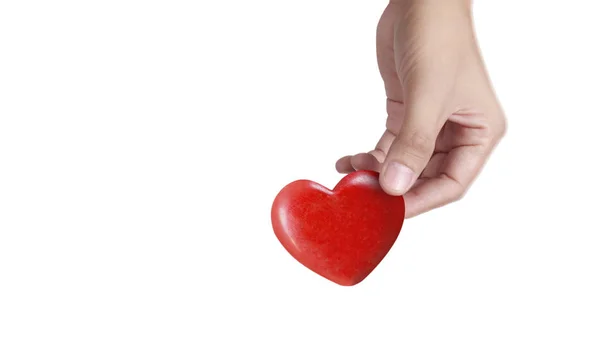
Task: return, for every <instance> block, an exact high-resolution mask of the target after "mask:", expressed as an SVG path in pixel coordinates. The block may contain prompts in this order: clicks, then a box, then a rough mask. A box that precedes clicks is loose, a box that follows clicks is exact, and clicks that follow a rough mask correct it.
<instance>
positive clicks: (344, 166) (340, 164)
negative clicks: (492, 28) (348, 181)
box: [335, 156, 354, 174]
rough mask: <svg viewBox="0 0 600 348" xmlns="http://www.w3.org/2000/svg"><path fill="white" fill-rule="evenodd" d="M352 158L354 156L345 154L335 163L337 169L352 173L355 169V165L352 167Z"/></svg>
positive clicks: (340, 171) (341, 171) (343, 172)
mask: <svg viewBox="0 0 600 348" xmlns="http://www.w3.org/2000/svg"><path fill="white" fill-rule="evenodd" d="M351 159H352V156H344V157H342V158H340V159H339V160H337V162H336V163H335V170H337V171H338V173H341V174H348V173H352V172H353V171H354V167H352V163H351V162H350V160H351Z"/></svg>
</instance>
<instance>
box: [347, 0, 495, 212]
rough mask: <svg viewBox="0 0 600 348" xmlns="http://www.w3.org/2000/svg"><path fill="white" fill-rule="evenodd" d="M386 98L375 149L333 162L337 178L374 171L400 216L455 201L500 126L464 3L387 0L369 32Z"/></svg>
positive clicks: (477, 169) (468, 7) (476, 170)
mask: <svg viewBox="0 0 600 348" xmlns="http://www.w3.org/2000/svg"><path fill="white" fill-rule="evenodd" d="M377 61H378V65H379V70H380V72H381V76H382V78H383V82H384V86H385V90H386V95H387V113H388V117H387V122H386V130H385V132H384V133H383V135H382V137H381V139H380V140H379V142H378V143H377V145H376V146H375V149H374V150H372V151H369V152H368V153H360V154H357V155H353V156H345V157H342V158H340V159H339V160H338V162H337V163H336V169H337V170H338V172H340V173H350V172H352V171H355V170H374V171H378V172H381V175H380V182H381V186H382V188H383V189H384V190H385V191H386V192H387V193H389V194H391V195H404V199H405V202H406V218H410V217H414V216H416V215H419V214H422V213H424V212H427V211H429V210H432V209H435V208H438V207H441V206H443V205H446V204H448V203H451V202H455V201H457V200H459V199H460V198H462V197H463V195H464V194H465V193H466V191H467V190H468V188H469V187H470V185H471V183H472V182H473V181H474V180H475V178H476V177H477V175H478V174H479V172H480V171H481V169H482V167H483V166H484V164H485V162H486V160H487V158H488V157H489V156H490V154H491V153H492V151H493V149H494V148H495V146H496V145H497V144H498V142H499V141H500V139H501V138H502V137H503V135H504V133H505V129H506V121H505V117H504V113H503V111H502V109H501V106H500V104H499V102H498V100H497V98H496V96H495V93H494V91H493V88H492V86H491V83H490V81H489V78H488V75H487V72H486V69H485V66H484V63H483V61H482V58H481V55H480V53H479V48H478V45H477V40H476V37H475V34H474V30H473V26H472V19H471V4H470V1H465V0H445V1H437V0H421V1H419V0H391V2H390V4H389V5H388V6H387V8H386V9H385V11H384V12H383V15H382V17H381V19H380V21H379V24H378V27H377Z"/></svg>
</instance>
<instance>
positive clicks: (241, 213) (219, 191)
mask: <svg viewBox="0 0 600 348" xmlns="http://www.w3.org/2000/svg"><path fill="white" fill-rule="evenodd" d="M385 4H386V3H385V1H383V0H380V1H347V0H328V1H322V0H305V1H281V0H278V1H274V0H254V1H241V0H230V1H206V0H200V1H132V0H119V1H108V0H106V1H26V0H21V1H16V0H15V1H12V0H5V1H2V2H1V3H0V347H3V348H16V347H61V348H66V347H78V348H81V347H86V348H87V347H128V348H130V347H145V348H146V347H178V348H180V347H182V348H183V347H268V346H276V347H327V348H331V347H378V348H381V347H410V348H413V347H414V348H417V347H454V346H456V347H462V348H464V347H578V348H584V347H598V346H600V299H599V297H600V296H599V295H598V294H600V284H599V275H600V272H599V270H600V252H599V247H600V224H599V223H598V212H597V209H598V206H599V203H598V194H599V193H600V190H599V179H598V165H597V161H598V127H599V126H600V121H599V118H600V112H599V111H598V100H599V99H598V94H599V92H600V87H599V84H598V81H599V80H600V64H598V62H600V51H599V50H598V33H599V32H600V21H599V20H598V15H599V13H600V9H599V8H598V5H597V4H595V2H593V1H583V0H581V1H571V2H564V1H560V2H558V1H557V2H542V1H533V0H531V1H516V0H515V1H487V0H485V1H484V0H482V1H476V2H475V10H474V13H475V21H476V28H477V32H478V36H479V39H480V42H481V48H482V51H483V54H484V58H485V60H486V62H487V65H488V68H489V71H490V74H491V77H492V80H493V82H494V84H495V87H496V89H497V92H498V95H499V98H500V100H501V102H502V104H503V106H504V109H505V112H506V114H507V116H508V133H507V135H506V137H505V139H504V140H503V142H502V143H501V144H500V146H499V147H498V148H497V151H496V152H495V153H494V155H493V157H492V158H491V159H490V161H489V163H488V165H487V167H486V169H485V171H484V172H483V173H482V175H481V176H480V177H479V180H478V181H477V183H476V184H475V185H474V186H473V187H472V189H471V190H470V192H469V193H468V194H467V196H466V197H465V198H464V199H463V200H462V201H460V202H459V203H456V204H453V205H451V206H448V207H446V208H443V209H439V210H436V211H433V212H431V213H428V214H426V215H423V216H421V217H417V218H415V219H411V220H407V221H406V223H405V226H404V228H403V229H402V233H401V236H400V238H399V239H398V241H397V243H396V244H395V246H394V247H393V249H392V250H391V251H390V253H389V254H388V257H386V259H385V260H384V261H383V262H382V263H381V264H380V266H379V267H378V268H377V269H376V270H375V271H374V272H373V273H372V274H371V275H370V276H369V277H368V278H367V279H366V280H365V281H364V282H363V283H361V284H359V285H357V286H355V287H349V288H345V287H340V286H337V285H335V284H333V283H331V282H328V281H327V280H324V279H323V278H321V277H318V276H316V275H314V274H313V273H311V272H310V271H308V270H307V269H305V268H304V267H303V266H301V265H300V264H299V263H297V262H296V261H294V260H293V259H292V258H291V257H290V256H289V255H288V254H287V253H286V252H285V251H284V249H283V248H282V247H281V245H280V244H279V242H278V241H277V240H276V238H275V236H274V234H273V232H272V229H271V223H270V208H271V203H272V201H273V198H274V197H275V195H276V194H277V192H278V191H279V190H280V189H281V188H282V187H283V186H284V185H285V184H287V183H289V182H291V181H293V180H296V179H302V178H307V179H311V180H314V181H317V182H320V183H322V184H324V185H326V186H329V187H332V186H333V185H335V183H337V181H338V180H339V179H340V178H341V175H339V174H337V173H336V172H335V169H334V163H335V160H336V159H337V158H338V157H339V156H342V155H345V154H353V153H356V152H361V151H366V150H370V149H371V148H372V147H373V146H374V145H375V142H376V141H377V139H378V137H379V135H380V134H381V132H382V131H383V126H384V121H385V114H384V112H385V98H384V92H383V84H382V83H381V81H380V77H379V73H378V71H377V65H376V60H375V40H374V34H375V26H376V24H377V21H378V20H379V16H380V14H381V12H382V10H383V8H384V6H385Z"/></svg>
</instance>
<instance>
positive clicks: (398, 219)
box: [271, 171, 405, 286]
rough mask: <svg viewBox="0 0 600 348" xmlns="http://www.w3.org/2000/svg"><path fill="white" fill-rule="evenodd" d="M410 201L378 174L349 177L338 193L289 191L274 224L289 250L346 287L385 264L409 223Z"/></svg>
mask: <svg viewBox="0 0 600 348" xmlns="http://www.w3.org/2000/svg"><path fill="white" fill-rule="evenodd" d="M404 208H405V207H404V199H403V198H402V197H401V196H391V195H388V194H387V193H385V192H384V191H383V190H382V189H381V187H380V186H379V180H378V174H377V173H376V172H370V171H358V172H354V173H350V174H348V175H346V176H345V177H344V178H342V180H341V181H340V182H339V183H338V184H337V185H336V187H335V188H334V189H333V190H329V189H327V188H326V187H324V186H322V185H320V184H317V183H315V182H312V181H309V180H298V181H295V182H292V183H291V184H288V185H287V186H285V187H284V188H283V189H282V190H281V191H280V192H279V194H278V195H277V197H276V198H275V201H274V202H273V207H272V210H271V221H272V224H273V230H274V231H275V235H276V236H277V238H278V239H279V241H280V242H281V244H282V245H283V247H284V248H285V249H286V250H287V251H288V252H289V253H290V254H291V255H292V256H293V257H294V258H295V259H296V260H298V261H299V262H300V263H301V264H303V265H304V266H306V267H307V268H309V269H310V270H312V271H314V272H315V273H317V274H319V275H321V276H323V277H325V278H327V279H329V280H331V281H333V282H335V283H337V284H339V285H344V286H351V285H356V284H358V283H360V282H361V281H363V280H364V279H365V278H366V277H367V276H368V275H369V274H370V273H371V272H372V271H373V270H374V269H375V267H377V265H378V264H379V263H380V262H381V261H382V260H383V258H384V257H385V255H386V254H387V253H388V251H389V250H390V248H391V247H392V245H393V244H394V243H395V241H396V239H397V238H398V235H399V233H400V230H401V229H402V225H403V223H404Z"/></svg>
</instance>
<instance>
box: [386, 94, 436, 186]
mask: <svg viewBox="0 0 600 348" xmlns="http://www.w3.org/2000/svg"><path fill="white" fill-rule="evenodd" d="M443 124H444V118H443V108H442V99H441V98H433V95H431V94H429V95H422V96H413V97H409V98H407V100H406V102H405V118H404V122H403V124H402V127H401V128H400V131H399V133H398V135H397V136H396V138H395V140H394V142H393V143H392V145H391V146H390V149H389V151H388V154H387V156H386V158H385V161H384V162H383V168H382V175H381V177H380V184H381V186H382V188H383V190H384V191H386V192H387V193H388V194H391V195H395V196H400V195H403V194H405V193H406V192H407V191H408V190H409V189H410V188H411V187H412V186H413V185H414V183H415V181H416V180H417V178H418V177H419V175H420V174H421V172H423V170H424V169H425V166H427V163H429V160H430V159H431V156H432V154H433V151H434V150H435V142H436V139H437V137H438V134H439V132H440V130H441V128H442V126H443Z"/></svg>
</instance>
